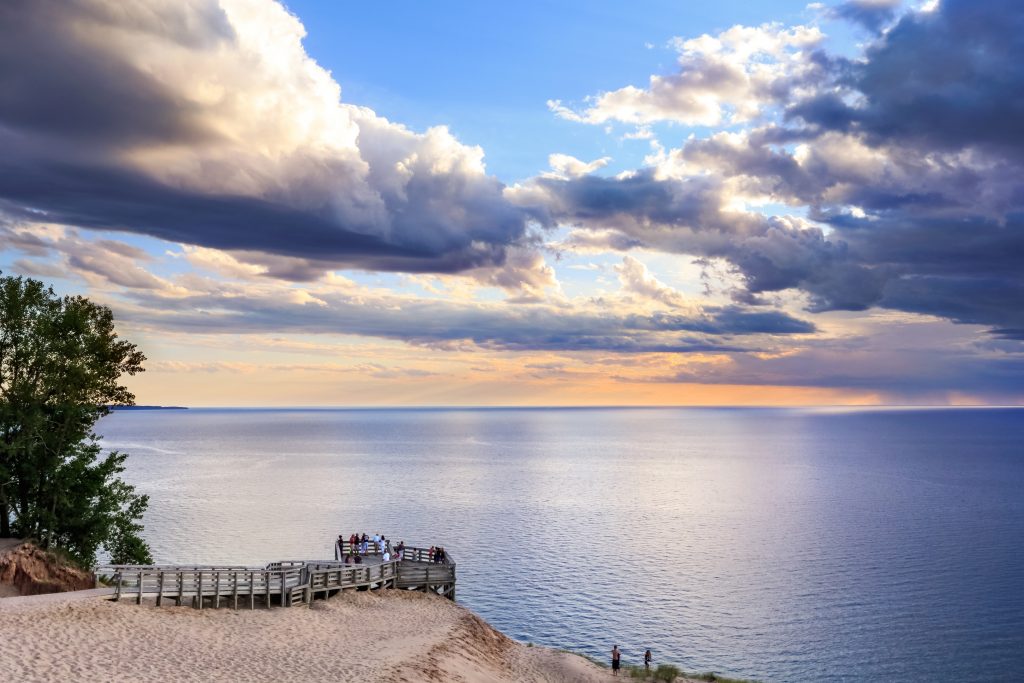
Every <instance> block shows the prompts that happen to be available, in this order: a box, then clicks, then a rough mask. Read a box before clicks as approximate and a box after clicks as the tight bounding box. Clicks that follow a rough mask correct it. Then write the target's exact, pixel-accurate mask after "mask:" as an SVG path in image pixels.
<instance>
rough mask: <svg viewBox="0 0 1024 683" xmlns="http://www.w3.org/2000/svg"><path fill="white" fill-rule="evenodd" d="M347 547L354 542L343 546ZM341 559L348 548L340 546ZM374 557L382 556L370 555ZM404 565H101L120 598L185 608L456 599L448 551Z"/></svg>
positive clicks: (411, 550)
mask: <svg viewBox="0 0 1024 683" xmlns="http://www.w3.org/2000/svg"><path fill="white" fill-rule="evenodd" d="M343 545H344V546H347V545H348V543H347V542H345V543H344V544H343ZM335 550H336V555H341V556H343V555H346V554H347V552H342V551H344V550H347V548H344V547H341V546H339V545H338V544H336V548H335ZM368 554H374V555H376V554H377V553H368ZM403 555H404V557H403V559H402V560H401V561H399V560H398V559H397V558H395V559H391V560H389V561H387V562H380V563H373V564H346V563H345V562H344V561H343V560H337V559H336V560H282V561H280V562H271V563H270V564H268V565H266V566H265V567H247V566H241V565H223V566H217V565H204V566H201V565H101V566H98V567H96V568H95V572H96V574H97V575H98V576H107V577H110V579H111V582H112V583H114V585H115V587H116V590H115V593H114V599H115V600H120V599H121V598H122V597H128V598H135V601H136V603H137V604H141V603H142V599H143V597H144V596H148V597H155V598H156V604H157V605H161V604H163V601H164V600H168V599H170V600H174V601H175V604H177V605H181V604H182V603H183V602H184V601H185V600H191V603H192V605H193V606H194V607H196V608H198V609H202V608H203V606H204V603H206V602H209V604H210V605H212V606H213V607H220V606H221V602H222V601H223V602H225V603H226V604H229V605H231V606H232V607H234V608H235V609H238V606H239V603H240V602H241V604H242V605H243V606H244V605H245V604H246V603H247V604H248V606H249V608H250V609H254V608H255V606H256V602H257V600H259V601H260V602H261V603H262V604H264V605H266V606H267V607H270V606H271V604H272V602H275V598H276V603H277V604H279V605H281V606H284V607H289V606H292V605H296V604H309V603H310V602H311V601H312V600H313V599H314V597H316V595H317V594H318V593H323V594H324V595H325V596H326V595H330V594H331V592H337V591H341V590H348V589H380V588H404V589H407V590H423V591H431V592H435V593H438V594H440V595H445V596H447V597H450V598H452V599H454V597H455V562H453V561H452V559H451V557H450V556H449V555H448V554H447V553H445V554H444V555H443V557H442V558H441V559H442V561H441V562H434V561H432V560H431V557H430V551H429V549H426V548H417V547H412V546H406V547H405V551H404V553H403Z"/></svg>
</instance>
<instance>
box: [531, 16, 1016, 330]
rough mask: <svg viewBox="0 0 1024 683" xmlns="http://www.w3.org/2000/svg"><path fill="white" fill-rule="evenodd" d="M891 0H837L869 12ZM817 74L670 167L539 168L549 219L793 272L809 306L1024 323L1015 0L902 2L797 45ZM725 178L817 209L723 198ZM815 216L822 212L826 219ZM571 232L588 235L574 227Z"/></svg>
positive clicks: (773, 272) (751, 274) (751, 285)
mask: <svg viewBox="0 0 1024 683" xmlns="http://www.w3.org/2000/svg"><path fill="white" fill-rule="evenodd" d="M893 5H894V3H878V2H852V3H844V4H842V5H840V6H839V7H838V9H837V10H836V11H839V12H840V13H845V15H846V16H848V17H849V18H854V19H857V20H859V21H861V22H862V23H865V24H867V25H869V26H872V27H881V26H882V25H883V24H888V23H890V22H891V21H892V20H893V19H894V17H891V16H890V14H889V13H890V12H891V9H892V6H893ZM807 59H808V60H810V61H813V62H814V64H815V65H816V67H817V68H816V70H815V71H813V73H814V74H817V75H820V76H821V80H820V81H818V82H817V84H816V85H815V86H814V87H809V88H808V90H809V92H807V93H805V94H804V95H803V99H799V100H795V101H793V100H792V99H785V100H779V104H780V105H782V106H783V107H784V108H785V111H784V115H783V116H782V117H781V119H779V120H775V121H773V120H770V119H769V120H768V121H766V122H764V125H763V126H762V127H760V128H755V129H753V130H750V131H747V132H746V134H745V136H741V137H737V136H735V135H713V136H710V137H707V138H703V139H700V138H696V139H691V140H688V141H686V142H685V143H684V144H683V145H682V147H680V148H679V149H676V150H672V151H671V152H670V153H669V155H668V159H667V162H671V163H672V164H674V165H673V166H671V168H672V169H678V168H688V169H699V170H700V171H702V173H701V174H700V175H690V176H686V175H680V174H679V173H678V172H677V171H675V170H673V171H672V172H671V173H668V174H660V173H658V171H657V170H655V169H650V170H645V171H640V172H637V173H635V174H632V175H629V176H620V177H617V178H594V177H587V178H577V179H564V180H555V179H547V180H544V181H543V182H538V186H539V187H542V188H543V191H544V192H545V193H546V194H547V195H548V196H549V199H548V201H547V206H548V209H549V211H550V212H551V220H554V221H564V222H569V223H572V224H574V225H576V226H578V227H580V228H584V229H591V230H594V231H595V234H599V235H601V236H602V239H603V241H604V242H605V243H607V244H613V243H614V242H615V240H612V239H611V237H610V235H612V234H617V235H619V237H618V243H621V244H628V245H630V246H631V247H633V246H646V247H649V248H656V249H663V250H666V251H672V252H677V253H685V254H693V255H696V256H699V257H718V258H722V259H725V260H727V261H728V262H729V263H731V264H732V265H733V266H734V267H735V268H736V270H737V272H738V274H739V275H740V276H741V277H742V279H743V281H744V283H745V286H746V290H745V291H742V292H738V293H737V294H736V298H737V300H739V301H744V302H747V303H757V302H758V301H760V300H761V298H760V296H759V295H761V294H763V293H765V292H772V291H780V290H783V289H789V288H797V289H800V290H802V291H804V292H805V293H806V294H807V295H808V296H809V298H810V309H811V310H814V311H827V310H833V309H842V310H863V309H866V308H870V307H873V306H880V307H885V308H892V309H896V310H902V311H909V312H916V313H926V314H931V315H936V316H940V317H944V318H947V319H949V320H952V321H955V322H958V323H971V324H979V325H985V326H989V327H991V328H992V330H993V333H994V334H997V335H999V336H1001V337H1003V338H1007V339H1013V338H1018V337H1019V336H1020V335H1019V333H1018V332H1019V330H1020V329H1021V328H1024V312H1022V311H1024V296H1022V294H1024V155H1022V154H1021V150H1022V149H1024V97H1021V93H1024V4H1021V3H1019V2H1008V1H1005V0H997V1H995V2H967V1H964V0H946V1H944V2H942V3H940V4H939V5H938V7H937V8H936V9H935V10H933V11H931V12H923V11H911V12H909V13H907V14H906V15H904V16H903V17H901V18H899V19H898V20H897V21H896V22H895V24H893V25H892V27H891V28H889V29H888V30H886V31H885V32H884V33H882V34H881V35H880V36H878V37H877V38H876V39H875V40H874V42H872V43H871V44H869V45H868V47H867V48H866V50H865V52H864V54H863V59H856V60H853V59H845V58H840V57H833V56H830V55H828V54H826V53H824V52H821V51H819V52H816V53H814V54H811V55H809V56H807ZM731 193H739V194H742V195H748V196H755V197H757V196H768V197H771V198H773V200H774V201H776V202H779V203H784V204H787V205H789V206H792V207H800V208H803V209H804V211H805V212H806V216H807V217H808V219H810V220H811V221H813V223H808V222H802V221H797V220H793V219H790V220H785V219H781V218H770V217H765V216H761V215H759V214H757V213H755V212H744V211H736V210H730V209H727V208H725V207H728V206H729V201H730V198H731V197H730V195H731ZM816 225H817V226H826V227H825V229H821V228H820V227H816ZM577 241H581V240H577Z"/></svg>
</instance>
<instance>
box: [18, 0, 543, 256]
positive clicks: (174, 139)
mask: <svg viewBox="0 0 1024 683" xmlns="http://www.w3.org/2000/svg"><path fill="white" fill-rule="evenodd" d="M226 12H227V10H225V9H223V8H221V6H220V5H219V4H218V3H216V2H213V1H212V0H181V1H178V0H166V1H165V0H152V1H150V2H146V3H122V2H119V1H115V0H74V1H72V2H57V1H55V0H8V1H7V2H4V3H0V149H2V150H3V154H2V155H0V208H3V210H4V211H5V213H7V214H8V215H9V216H13V217H16V218H21V219H22V220H33V221H42V222H54V223H64V224H68V225H73V226H81V227H88V228H102V229H111V230H119V231H125V232H136V233H143V234H147V235H152V236H154V237H159V238H161V239H166V240H171V241H175V242H182V243H187V244H195V245H201V246H206V247H214V248H219V249H233V250H251V251H263V252H266V253H267V254H269V255H285V256H292V257H298V258H305V259H309V260H310V261H311V262H313V261H315V262H316V263H317V264H318V265H319V266H320V267H321V268H330V267H353V268H362V269H367V270H392V271H404V272H438V273H451V272H460V271H464V270H467V269H471V268H475V267H480V266H493V265H501V264H503V263H504V261H505V258H506V249H507V247H508V246H509V245H512V244H516V243H519V242H520V241H521V240H522V238H523V237H524V234H525V228H526V215H525V214H524V213H523V212H522V211H521V210H520V209H518V208H516V207H513V206H511V205H510V204H509V203H508V202H507V201H505V200H504V198H503V197H502V190H503V186H502V184H501V183H500V182H498V181H497V180H496V179H494V178H492V177H488V176H486V175H485V174H484V172H483V170H482V166H479V165H478V164H477V163H476V161H475V156H476V155H477V152H476V151H475V150H474V149H473V148H468V147H465V146H462V145H460V144H459V143H458V142H457V141H456V140H454V138H452V137H451V136H450V135H449V134H448V133H447V131H444V130H443V129H435V130H432V131H429V132H428V133H426V134H423V135H416V134H414V133H411V132H409V131H408V130H406V129H404V128H402V127H401V126H397V125H394V124H391V123H389V122H387V121H385V120H383V119H381V118H379V117H376V116H375V115H374V114H373V113H372V112H370V111H369V110H366V109H360V108H356V107H350V106H348V105H344V106H343V105H340V104H339V103H338V101H337V95H336V93H337V85H336V84H334V83H333V81H331V80H330V77H329V75H328V74H327V73H326V72H324V71H322V70H320V69H319V67H316V66H315V65H313V64H312V62H311V61H309V60H308V58H307V57H306V55H305V53H304V52H303V51H302V48H301V44H300V43H299V39H300V38H301V33H302V30H301V26H300V25H298V22H297V21H296V20H294V18H293V17H291V16H290V15H288V14H287V13H286V12H285V10H284V9H283V8H282V7H281V6H279V5H277V4H276V3H272V2H266V3H264V4H262V5H254V6H252V7H250V8H249V9H248V10H247V13H246V15H245V16H244V17H241V18H240V17H234V18H232V17H230V16H228V14H227V13H226ZM242 21H245V22H249V23H250V24H252V23H253V22H260V21H263V22H266V23H268V24H270V25H273V26H274V30H273V31H268V30H267V29H266V28H263V27H261V26H259V25H257V26H256V27H255V28H252V26H250V25H249V24H245V25H243V24H240V23H238V22H242ZM232 22H235V23H232ZM288 22H291V24H293V25H291V24H289V26H290V29H291V30H290V32H289V31H288V30H283V29H281V27H280V25H281V24H282V23H286V24H287V23H288ZM240 31H242V32H244V31H249V33H248V34H243V33H239V32H240ZM268 34H269V35H270V37H269V38H267V37H266V35H268ZM290 64H293V65H294V66H293V68H291V69H289V68H288V67H289V65H290ZM190 65H193V66H190ZM194 65H199V66H194ZM190 68H192V69H195V68H199V69H203V71H200V72H195V71H191V72H190V70H189V69H190ZM206 69H209V73H206V72H205V70H206ZM257 107H264V108H266V111H264V110H259V109H256V108H257ZM268 117H270V120H269V121H268V120H267V118H268ZM273 117H279V118H278V119H277V120H274V119H273ZM263 150H269V151H263ZM157 159H159V160H157ZM306 270H308V269H306ZM303 275H306V276H308V273H306V272H305V271H303Z"/></svg>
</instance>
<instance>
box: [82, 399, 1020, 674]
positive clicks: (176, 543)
mask: <svg viewBox="0 0 1024 683" xmlns="http://www.w3.org/2000/svg"><path fill="white" fill-rule="evenodd" d="M99 427H100V430H101V432H102V433H104V435H105V437H106V441H105V445H106V446H107V447H109V448H119V449H123V450H126V451H128V452H130V453H131V457H130V458H129V460H128V468H129V469H128V472H127V477H128V478H129V479H130V480H131V481H132V482H133V483H135V484H136V485H137V486H138V487H139V489H140V490H141V491H142V492H144V493H148V494H149V495H150V497H151V501H150V511H149V513H148V515H147V519H146V537H147V539H148V540H149V541H150V543H151V544H152V546H153V550H154V555H155V556H156V558H157V560H158V561H164V562H206V563H214V562H216V563H234V562H243V563H262V562H266V561H269V560H273V559H284V558H313V557H329V556H331V554H332V551H331V546H330V541H331V539H332V538H334V537H336V536H337V535H338V534H339V533H344V534H346V535H347V534H349V533H351V532H353V531H366V532H368V533H370V534H372V533H374V532H377V531H380V532H383V533H385V534H387V535H389V536H392V537H393V538H395V539H396V540H398V539H405V540H406V541H407V542H409V543H413V544H427V545H429V544H431V543H435V542H436V543H443V544H444V545H445V546H446V547H447V548H448V549H449V550H450V552H452V554H453V555H454V556H455V559H456V560H457V561H458V562H459V601H460V602H462V603H463V604H465V605H467V606H468V607H470V608H472V609H474V610H475V611H477V612H478V613H480V614H481V615H483V616H484V617H485V618H486V619H487V620H488V621H490V622H491V623H492V624H494V625H495V626H496V627H498V628H500V629H502V630H503V631H505V632H506V633H508V634H509V635H511V636H513V637H515V638H518V639H521V640H527V641H532V642H536V643H543V644H549V645H555V646H559V647H567V648H571V649H575V650H579V651H583V652H587V653H589V654H592V655H596V656H601V657H603V656H604V654H605V652H606V650H608V649H610V647H611V645H612V644H613V641H614V642H616V643H618V644H619V645H620V647H622V648H623V650H624V658H625V660H626V661H627V662H629V661H632V662H634V663H635V662H637V661H639V658H640V657H641V653H642V652H643V650H644V649H646V648H648V647H649V648H651V649H652V650H653V651H654V654H655V659H656V661H658V660H662V661H664V660H666V659H668V660H671V661H675V662H677V663H679V664H681V665H683V666H684V668H687V669H698V670H709V669H713V670H715V671H718V672H721V673H731V674H734V675H743V676H749V677H758V678H762V679H765V680H821V679H823V678H830V679H842V680H869V679H870V680H894V679H901V680H951V679H960V680H965V681H966V680H979V676H980V677H981V678H983V679H984V680H986V681H992V680H1024V589H1022V588H1021V586H1022V585H1024V553H1021V552H1020V549H1019V545H1020V542H1021V539H1024V494H1022V491H1024V487H1022V485H1024V452H1022V449H1021V447H1020V444H1021V443H1022V437H1024V411H1020V410H920V411H906V410H903V411H851V410H839V411H835V410H830V411H807V410H736V409H656V410H647V409H642V410H641V409H633V410H352V411H309V410H293V411H286V410H273V411H251V410H245V411H243V410H190V411H154V412H148V411H147V412H142V411H138V412H122V413H116V414H114V415H112V416H110V417H107V418H104V419H103V421H101V423H100V425H99Z"/></svg>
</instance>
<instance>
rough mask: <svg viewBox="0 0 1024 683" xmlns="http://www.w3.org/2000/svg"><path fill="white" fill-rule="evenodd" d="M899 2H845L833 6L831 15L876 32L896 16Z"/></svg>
mask: <svg viewBox="0 0 1024 683" xmlns="http://www.w3.org/2000/svg"><path fill="white" fill-rule="evenodd" d="M899 4H900V0H847V1H846V2H841V3H839V4H838V5H836V6H835V8H833V10H832V14H834V15H835V16H837V17H840V18H842V19H847V20H849V21H853V22H856V23H858V24H861V25H862V26H864V27H865V28H867V29H868V30H870V31H874V32H876V33H877V32H878V31H880V30H881V29H882V27H883V26H885V25H886V24H888V23H889V22H890V21H892V20H893V18H895V16H896V8H897V7H898V6H899Z"/></svg>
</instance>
